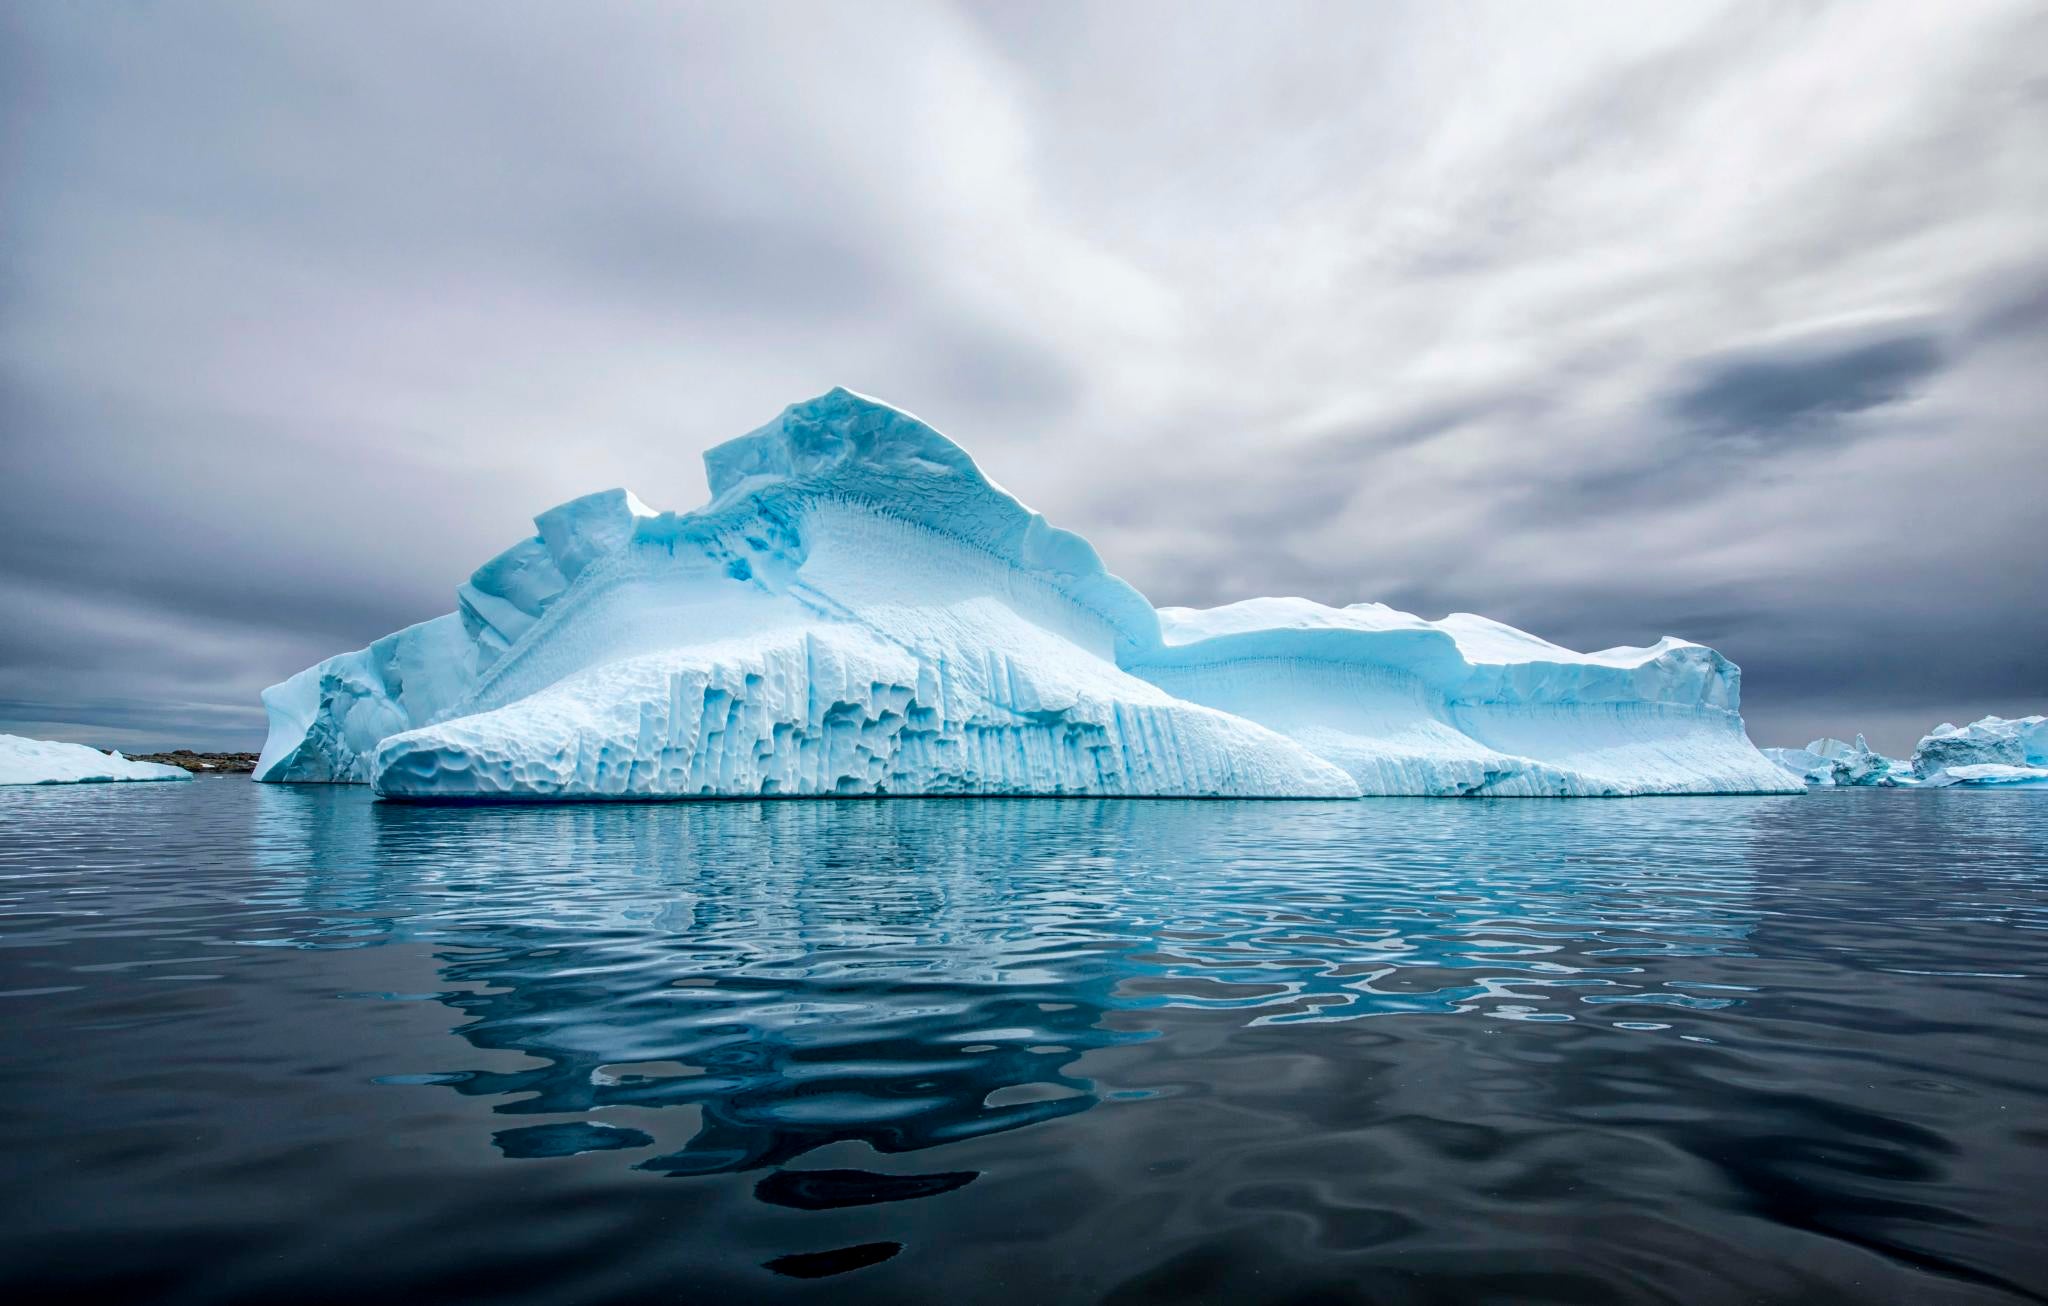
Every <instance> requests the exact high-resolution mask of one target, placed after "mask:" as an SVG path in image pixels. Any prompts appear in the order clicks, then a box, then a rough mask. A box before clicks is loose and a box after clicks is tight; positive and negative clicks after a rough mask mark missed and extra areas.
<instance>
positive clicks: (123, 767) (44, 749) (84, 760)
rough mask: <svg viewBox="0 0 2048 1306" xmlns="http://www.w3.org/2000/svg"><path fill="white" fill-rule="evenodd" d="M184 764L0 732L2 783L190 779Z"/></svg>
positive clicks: (95, 782)
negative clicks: (135, 758)
mask: <svg viewBox="0 0 2048 1306" xmlns="http://www.w3.org/2000/svg"><path fill="white" fill-rule="evenodd" d="M191 778H192V776H191V775H190V774H189V773H188V772H186V771H185V770H183V769H182V768H180V767H175V766H165V765H163V764H162V763H159V762H131V761H129V760H128V759H127V758H125V757H123V756H121V755H120V754H119V753H102V752H101V751H100V750H99V749H97V748H88V747H86V746H85V745H84V744H60V743H58V742H57V741H55V740H52V739H27V738H24V737H22V736H21V735H0V785H67V784H112V783H116V782H121V781H129V780H190V779H191Z"/></svg>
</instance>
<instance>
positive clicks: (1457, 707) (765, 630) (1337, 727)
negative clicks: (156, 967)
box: [256, 390, 1795, 799]
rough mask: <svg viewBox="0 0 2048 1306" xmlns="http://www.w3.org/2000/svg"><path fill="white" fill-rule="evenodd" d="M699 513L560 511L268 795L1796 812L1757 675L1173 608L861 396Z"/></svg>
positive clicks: (326, 678)
mask: <svg viewBox="0 0 2048 1306" xmlns="http://www.w3.org/2000/svg"><path fill="white" fill-rule="evenodd" d="M705 470H706V474H707V477H708V479H709V482H710V485H711V490H712V495H713V498H712V500H711V502H710V503H708V504H706V505H705V506H704V507H702V508H700V509H698V510H696V511H694V512H685V513H657V512H655V511H654V510H653V509H650V508H648V507H647V506H646V505H644V504H642V503H641V502H640V501H639V500H638V499H636V498H634V497H633V496H632V495H630V494H628V493H626V492H625V491H623V490H612V491H607V492H604V493H600V494H594V495H589V496H586V497H584V498H581V499H576V500H572V501H571V502H569V503H565V504H562V505H561V506H559V507H557V508H555V509H552V510H551V511H549V512H546V513H543V514H541V516H540V517H538V518H536V519H535V526H536V528H537V530H536V533H535V534H534V535H533V536H532V537H531V538H529V539H526V540H524V541H522V542H520V543H519V544H516V545H514V546H513V547H512V548H510V549H508V550H506V551H505V552H504V553H502V554H500V555H499V556H498V557H496V558H494V559H492V560H491V561H490V562H488V563H486V564H485V565H484V566H483V567H481V568H479V569H478V570H477V571H476V572H475V573H474V574H473V575H472V576H471V577H470V579H469V581H468V582H467V583H466V584H464V585H462V586H460V587H459V588H458V591H457V601H458V610H457V611H456V612H453V613H450V614H449V615H447V616H444V617H439V618H436V619H434V620H432V621H428V622H424V623H421V624H420V625H417V626H412V627H409V628H407V629H405V630H402V631H399V632H397V633H395V634H393V635H389V636H386V637H385V638H383V639H380V640H378V641H376V642H375V643H373V644H371V645H370V646H369V647H368V648H365V649H362V650H359V651H356V652H353V653H345V654H341V655H338V656H336V657H333V658H329V659H328V660H327V661H325V662H322V663H320V664H319V665H317V666H314V667H311V668H308V669H307V670H305V671H302V672H300V673H299V674H298V675H296V676H293V677H292V678H291V679H289V680H287V681H285V682H284V683H283V684H280V685H275V686H273V687H271V688H270V689H269V690H267V691H265V693H264V696H263V697H264V705H265V707H266V709H267V711H268V713H269V718H270V733H269V737H268V739H267V740H266V741H265V744H264V750H263V756H262V758H261V759H260V760H259V762H258V764H257V772H256V774H257V778H258V779H260V780H270V781H349V782H368V783H371V784H372V785H374V786H375V788H376V789H377V791H378V792H379V793H380V794H384V795H386V796H390V797H396V798H414V799H535V798H539V799H564V798H571V799H592V798H698V797H763V796H795V795H806V796H816V795H853V794H862V795H884V794H889V795H906V794H1059V795H1106V796H1122V797H1131V796H1166V797H1196V796H1199V797H1290V798H1332V797H1354V798H1355V797H1358V796H1359V795H1360V794H1361V793H1365V794H1472V793H1485V794H1493V795H1504V796H1526V795H1580V794H1587V795H1594V794H1599V795H1605V794H1637V793H1705V792H1785V791H1789V790H1791V789H1793V788H1794V787H1795V786H1794V785H1793V784H1792V782H1790V781H1788V780H1787V779H1786V777H1785V776H1784V775H1783V773H1782V772H1780V771H1779V770H1778V769H1777V768H1775V767H1773V766H1771V765H1770V764H1769V763H1767V762H1766V761H1764V759H1763V758H1762V757H1760V756H1759V755H1758V754H1757V752H1756V750H1755V749H1754V748H1752V747H1751V746H1750V744H1749V741H1748V739H1747V737H1746V736H1745V735H1744V734H1743V729H1742V720H1741V717H1740V716H1739V715H1738V714H1737V688H1738V676H1737V673H1736V670H1735V668H1734V666H1733V665H1731V664H1730V663H1728V662H1727V661H1726V660H1725V659H1723V658H1722V657H1721V656H1720V655H1719V654H1717V653H1714V652H1713V651H1712V650H1710V649H1706V648H1702V647H1700V646H1698V645H1695V644H1688V643H1685V642H1684V641H1681V640H1669V639H1667V640H1664V641H1662V642H1660V643H1658V644H1656V645H1653V646H1650V647H1647V648H1620V649H1609V650H1606V651H1604V652H1600V653H1590V654H1582V653H1576V652H1573V651H1571V650H1568V649H1564V648H1560V647H1558V646H1557V645H1554V644H1550V643H1547V642H1546V641H1543V640H1539V639H1536V638H1535V637H1533V636H1530V635H1526V634H1524V633H1522V632H1520V631H1516V630H1513V629H1511V628H1509V627H1506V626H1502V625H1500V624H1498V623H1496V622H1489V621H1485V620H1483V619H1481V618H1477V617H1471V616H1469V615H1464V614H1458V615H1453V616H1452V617H1449V618H1446V619H1445V620H1443V621H1441V622H1426V621H1423V620H1421V619H1419V618H1416V617H1412V616H1409V615H1408V614H1406V613H1397V612H1394V611H1392V610H1391V609H1388V608H1385V607H1382V606H1380V605H1377V604H1360V605H1355V606H1353V607H1350V608H1344V609H1333V608H1324V607H1321V606H1320V605H1317V604H1313V603H1309V602H1308V601H1306V600H1301V599H1259V600H1253V601H1251V602H1248V603H1242V604H1234V605H1231V606H1230V607H1226V608H1219V609H1215V610H1213V611H1210V612H1202V613H1196V612H1190V611H1186V610H1182V609H1169V610H1167V611H1166V612H1164V613H1158V612H1154V611H1153V609H1152V607H1151V606H1150V604H1149V603H1147V601H1146V600H1145V598H1144V597H1143V596H1142V595H1140V594H1139V593H1138V592H1137V591H1136V590H1134V589H1132V588H1131V587H1130V586H1129V585H1128V584H1126V583H1125V582H1124V581H1123V580H1121V579H1120V578H1118V577H1117V576H1115V575H1113V574H1111V573H1110V572H1109V570H1108V569H1107V568H1106V567H1105V566H1104V565H1103V563H1102V560H1101V559H1100V558H1099V557H1098V556H1097V555H1096V552H1095V550H1094V548H1093V547H1092V546H1090V545H1089V543H1088V542H1087V541H1086V540H1084V539H1082V538H1081V537H1080V536H1078V535H1075V534H1073V533H1072V532H1069V531H1064V530H1060V529H1058V528H1057V527H1054V526H1053V525H1051V524H1050V523H1049V522H1047V521H1046V519H1045V518H1044V517H1042V516H1040V515H1039V514H1037V513H1035V512H1033V511H1031V510H1030V509H1029V508H1027V507H1025V506H1024V505H1023V504H1022V503H1019V502H1018V501H1017V500H1016V499H1015V498H1013V497H1012V496H1011V495H1010V494H1009V493H1008V492H1007V491H1005V490H1004V489H1003V488H1002V487H1001V486H999V485H997V484H996V483H995V482H994V481H992V480H990V479H989V478H988V477H987V476H986V475H985V474H984V473H983V472H982V470H981V469H980V468H979V467H978V466H977V465H976V464H975V462H974V460H973V459H972V458H970V457H968V455H967V454H966V452H965V451H964V450H962V449H961V448H960V447H959V446H958V445H955V444H954V443H953V442H952V441H950V440H948V439H947V438H946V437H945V436H943V435H941V434H939V433H938V432H937V431H935V430H933V429H932V428H931V427H929V426H926V425H925V424H924V423H923V422H920V421H918V420H917V419H916V418H914V417H912V416H910V415H909V414H907V413H903V412H900V411H898V410H896V409H894V408H891V407H889V406H888V405H886V404H882V403H879V402H877V401H875V400H871V399H867V398H864V397H862V396H859V395H855V394H852V393H849V392H847V391H844V390H835V391H833V392H831V393H830V394H826V395H821V396H819V397H818V398H816V399H813V400H810V401H807V402H805V403H801V404H795V405H792V406H791V407H790V408H789V409H787V410H786V411H785V412H784V413H783V414H782V415H781V416H780V417H779V418H777V419H776V420H775V421H773V422H770V423H768V424H767V425H765V426H763V427H761V428H760V429H759V430H757V431H754V432H752V433H750V434H748V435H745V436H742V437H740V438H738V439H736V440H732V441H728V442H727V443H725V444H722V445H720V446H718V447H717V448H715V449H712V450H711V451H710V452H709V453H707V454H706V455H705Z"/></svg>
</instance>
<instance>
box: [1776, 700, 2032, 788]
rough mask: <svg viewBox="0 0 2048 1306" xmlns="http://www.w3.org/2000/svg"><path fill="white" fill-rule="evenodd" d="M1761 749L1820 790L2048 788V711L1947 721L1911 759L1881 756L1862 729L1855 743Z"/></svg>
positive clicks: (1923, 740) (1836, 741) (1824, 741)
mask: <svg viewBox="0 0 2048 1306" xmlns="http://www.w3.org/2000/svg"><path fill="white" fill-rule="evenodd" d="M1761 751H1762V752H1763V754H1764V756H1765V757H1768V758H1769V759H1770V760H1771V761H1772V762H1774V763H1776V764H1777V765H1779V766H1781V767H1783V768H1785V770H1787V771H1789V772H1791V773H1792V774H1793V775H1797V776H1799V777H1800V778H1801V779H1802V780H1803V781H1804V782H1805V783H1806V784H1808V785H1811V786H1814V787H1817V788H1826V787H1829V786H1848V785H1877V786H1882V787H1884V788H1888V789H1891V788H1900V789H1904V788H1927V789H1948V788H1953V787H1957V786H1961V787H1966V788H1972V789H1982V788H1991V787H1994V786H1997V787H2010V786H2015V785H2022V786H2042V787H2048V717H2039V716H2029V717H2016V718H2013V719H2011V720H2007V719H2006V718H2004V717H1997V716H1987V717H1984V718H1982V719H1981V720H1977V721H1973V722H1971V723H1970V724H1969V725H1966V726H1958V725H1953V724H1950V723H1949V722H1946V721H1944V722H1942V723H1941V724H1940V725H1938V726H1936V727H1935V728H1934V729H1933V730H1931V731H1929V732H1928V733H1927V734H1925V735H1923V736H1921V739H1920V743H1919V745H1918V746H1917V747H1915V748H1914V750H1913V757H1912V760H1911V761H1901V760H1899V759H1897V758H1890V757H1883V756H1880V755H1879V754H1878V753H1876V752H1874V751H1872V749H1871V747H1870V745H1869V744H1867V743H1865V742H1864V739H1863V736H1862V735H1858V736H1856V742H1855V743H1853V744H1848V743H1844V742H1842V741H1841V740H1839V739H1816V740H1814V741H1813V742H1812V743H1810V744H1808V745H1807V746H1806V747H1804V748H1766V749H1763V750H1761Z"/></svg>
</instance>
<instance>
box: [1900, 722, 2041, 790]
mask: <svg viewBox="0 0 2048 1306" xmlns="http://www.w3.org/2000/svg"><path fill="white" fill-rule="evenodd" d="M1913 770H1914V772H1915V773H1916V774H1917V775H1918V776H1919V778H1920V783H1922V784H1924V785H1927V786H1929V787H1931V788H1946V787H1949V786H1951V785H1971V786H1987V785H2035V784H2042V785H2048V717H2043V716H2026V717H2016V718H2012V719H2007V718H2005V717H1999V716H1987V717H1983V718H1981V719H1980V720H1977V721H1972V722H1971V723H1970V724H1969V725H1966V726H1958V725H1955V724H1952V723H1950V722H1947V721H1944V722H1942V723H1941V724H1940V725H1938V726H1936V727H1935V728H1934V729H1933V730H1931V731H1929V732H1928V733H1927V734H1925V735H1924V736H1922V737H1921V739H1920V742H1919V744H1918V745H1917V746H1915V747H1914V749H1913Z"/></svg>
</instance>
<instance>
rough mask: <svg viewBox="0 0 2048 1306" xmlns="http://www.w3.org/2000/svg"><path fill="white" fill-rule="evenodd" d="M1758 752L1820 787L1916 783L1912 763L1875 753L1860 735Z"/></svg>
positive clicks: (1887, 786)
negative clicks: (1848, 741) (1849, 739)
mask: <svg viewBox="0 0 2048 1306" xmlns="http://www.w3.org/2000/svg"><path fill="white" fill-rule="evenodd" d="M1760 751H1761V752H1762V753H1763V755H1764V756H1765V757H1767V758H1769V759H1770V760H1771V761H1772V762H1774V763H1776V764H1777V765H1778V766H1781V767H1783V768H1784V769H1785V770H1787V771H1790V772H1791V773H1792V774H1793V775H1796V776H1798V777H1799V778H1800V781H1801V782H1802V783H1804V784H1808V785H1814V786H1818V787H1823V788H1825V787H1831V786H1839V787H1850V786H1856V785H1873V786H1876V787H1878V788H1883V789H1895V788H1898V787H1899V786H1901V785H1906V786H1910V785H1915V784H1918V783H1919V778H1918V777H1917V776H1915V775H1914V773H1913V764H1912V763H1910V762H1902V761H1899V760H1897V759H1895V758H1890V757H1885V756H1883V755H1881V754H1879V753H1878V752H1876V751H1875V750H1873V749H1872V748H1871V747H1870V745H1869V743H1867V742H1866V741H1865V740H1864V738H1863V736H1862V735H1858V736H1856V741H1855V742H1854V743H1847V742H1845V741H1843V740H1840V739H1816V740H1814V741H1813V742H1812V743H1810V744H1808V745H1807V746H1806V747H1804V748H1765V749H1762V750H1760Z"/></svg>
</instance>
